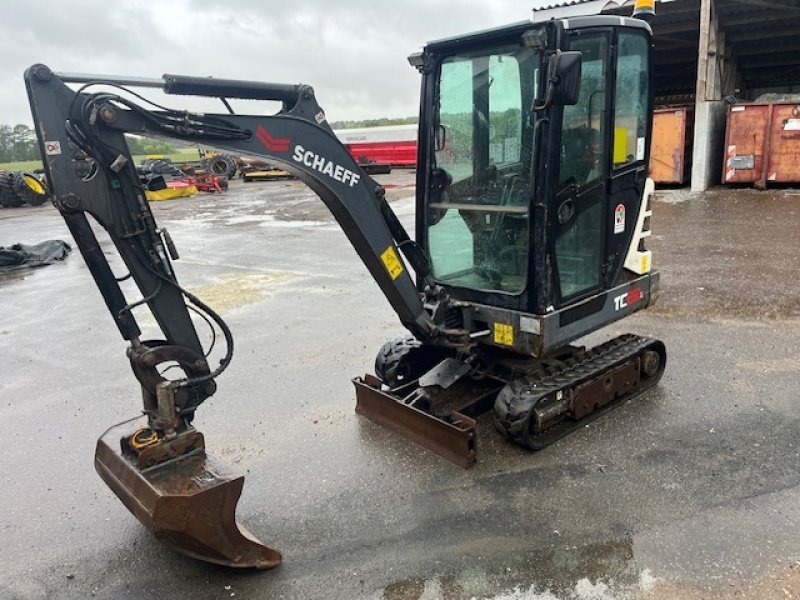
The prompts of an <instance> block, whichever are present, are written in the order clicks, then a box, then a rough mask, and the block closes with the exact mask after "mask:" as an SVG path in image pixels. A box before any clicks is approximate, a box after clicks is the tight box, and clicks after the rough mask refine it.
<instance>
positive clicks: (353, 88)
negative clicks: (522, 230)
mask: <svg viewBox="0 0 800 600" xmlns="http://www.w3.org/2000/svg"><path fill="white" fill-rule="evenodd" d="M552 3H553V2H552V0H527V1H525V0H523V1H521V2H520V1H518V0H517V1H512V0H404V1H401V2H388V1H381V0H371V1H349V0H339V1H338V2H336V1H331V0H296V1H292V0H283V1H280V2H277V1H274V0H263V1H259V0H150V1H149V2H145V1H134V0H49V1H43V0H27V1H20V0H3V2H0V8H2V9H3V12H2V14H3V16H4V18H3V19H2V20H0V76H2V81H3V85H2V86H0V123H11V124H14V123H26V124H31V117H30V112H29V109H28V103H27V97H26V95H25V86H24V84H23V81H22V73H23V71H24V70H25V69H26V68H27V67H28V66H30V65H31V64H34V63H39V62H41V63H44V64H46V65H48V66H50V67H51V68H52V69H53V70H55V71H70V72H86V73H102V74H116V75H139V76H145V77H160V76H161V75H162V74H163V73H174V74H181V75H203V76H207V75H211V76H215V77H225V78H232V79H251V80H259V81H271V82H279V83H307V84H310V85H312V86H314V88H315V89H316V91H317V97H318V100H319V102H320V104H321V106H322V107H323V108H324V109H325V112H326V113H327V115H328V118H329V119H330V120H332V121H337V120H344V119H363V118H373V117H382V116H387V117H404V116H410V115H416V114H417V109H418V104H417V102H418V95H419V75H418V74H417V73H416V71H415V70H413V69H412V68H411V67H410V66H409V65H408V62H407V61H406V57H407V56H408V55H409V54H410V53H411V52H414V51H416V50H417V49H419V48H420V47H421V46H422V45H423V44H424V43H425V42H426V41H428V40H431V39H438V38H441V37H446V36H449V35H455V34H459V33H464V32H467V31H472V30H476V29H483V28H487V27H493V26H497V25H503V24H506V23H511V22H515V21H521V20H525V19H528V18H529V17H530V14H531V13H530V11H531V8H532V7H533V6H534V5H542V4H552ZM148 96H149V97H153V98H154V99H157V98H158V95H157V94H155V95H154V94H153V93H152V92H148ZM166 102H167V103H168V106H172V107H175V108H193V109H199V108H203V107H206V108H209V109H212V110H214V111H220V112H224V110H220V108H221V105H220V104H219V103H218V102H214V103H213V104H212V105H209V104H204V105H199V104H191V105H189V104H187V99H186V98H183V97H169V98H168V99H167V100H166ZM248 104H250V103H240V104H239V105H238V108H239V109H240V110H242V111H243V112H256V111H257V110H258V107H256V106H253V105H252V104H250V105H249V106H247V105H248Z"/></svg>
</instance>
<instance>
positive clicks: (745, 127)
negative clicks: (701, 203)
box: [722, 102, 800, 189]
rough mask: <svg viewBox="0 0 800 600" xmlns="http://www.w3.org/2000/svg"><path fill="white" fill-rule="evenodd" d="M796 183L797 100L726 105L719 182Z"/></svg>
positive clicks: (799, 169)
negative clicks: (722, 163) (723, 159)
mask: <svg viewBox="0 0 800 600" xmlns="http://www.w3.org/2000/svg"><path fill="white" fill-rule="evenodd" d="M768 182H774V183H800V103H797V102H791V103H789V102H781V103H752V104H751V103H748V104H736V105H734V106H731V107H729V108H728V125H727V129H726V133H725V163H724V165H723V169H722V183H753V184H755V187H757V188H759V189H764V188H766V187H767V184H768Z"/></svg>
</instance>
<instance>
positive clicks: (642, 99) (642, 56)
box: [605, 29, 653, 287]
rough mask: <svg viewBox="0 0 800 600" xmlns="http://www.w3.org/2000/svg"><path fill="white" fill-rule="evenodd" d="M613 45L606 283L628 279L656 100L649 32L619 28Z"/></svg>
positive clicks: (648, 155)
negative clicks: (625, 268)
mask: <svg viewBox="0 0 800 600" xmlns="http://www.w3.org/2000/svg"><path fill="white" fill-rule="evenodd" d="M616 36H617V39H616V43H615V46H614V63H613V67H614V68H613V75H614V95H613V114H612V117H613V130H612V132H611V133H612V151H611V180H610V186H609V204H608V215H607V220H606V225H605V229H606V231H607V232H608V233H607V235H608V244H607V248H608V250H607V251H608V258H607V262H608V268H607V273H606V286H607V287H611V286H613V285H615V284H616V283H621V282H622V281H624V280H625V278H626V277H627V276H626V275H625V272H623V270H622V265H623V263H624V262H625V257H626V255H627V253H628V248H629V247H630V244H631V240H632V239H633V235H634V230H635V227H636V223H637V219H638V216H639V211H640V210H642V206H641V205H642V195H643V194H644V184H645V181H646V179H647V165H648V162H649V159H650V151H649V150H650V137H651V134H650V131H651V129H652V112H653V110H652V99H651V83H650V81H651V74H650V68H649V61H650V36H649V35H648V34H647V33H646V32H645V31H644V30H639V29H619V30H617V32H616Z"/></svg>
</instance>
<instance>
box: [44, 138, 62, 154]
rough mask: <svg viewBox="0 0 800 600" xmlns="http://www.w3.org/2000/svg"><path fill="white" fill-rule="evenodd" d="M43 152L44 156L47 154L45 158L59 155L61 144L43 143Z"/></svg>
mask: <svg viewBox="0 0 800 600" xmlns="http://www.w3.org/2000/svg"><path fill="white" fill-rule="evenodd" d="M44 151H45V154H47V156H55V155H56V154H61V142H59V141H53V142H45V143H44Z"/></svg>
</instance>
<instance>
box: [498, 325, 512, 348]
mask: <svg viewBox="0 0 800 600" xmlns="http://www.w3.org/2000/svg"><path fill="white" fill-rule="evenodd" d="M494 343H495V344H502V345H503V346H513V345H514V327H513V326H512V325H506V324H505V323H495V324H494Z"/></svg>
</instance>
